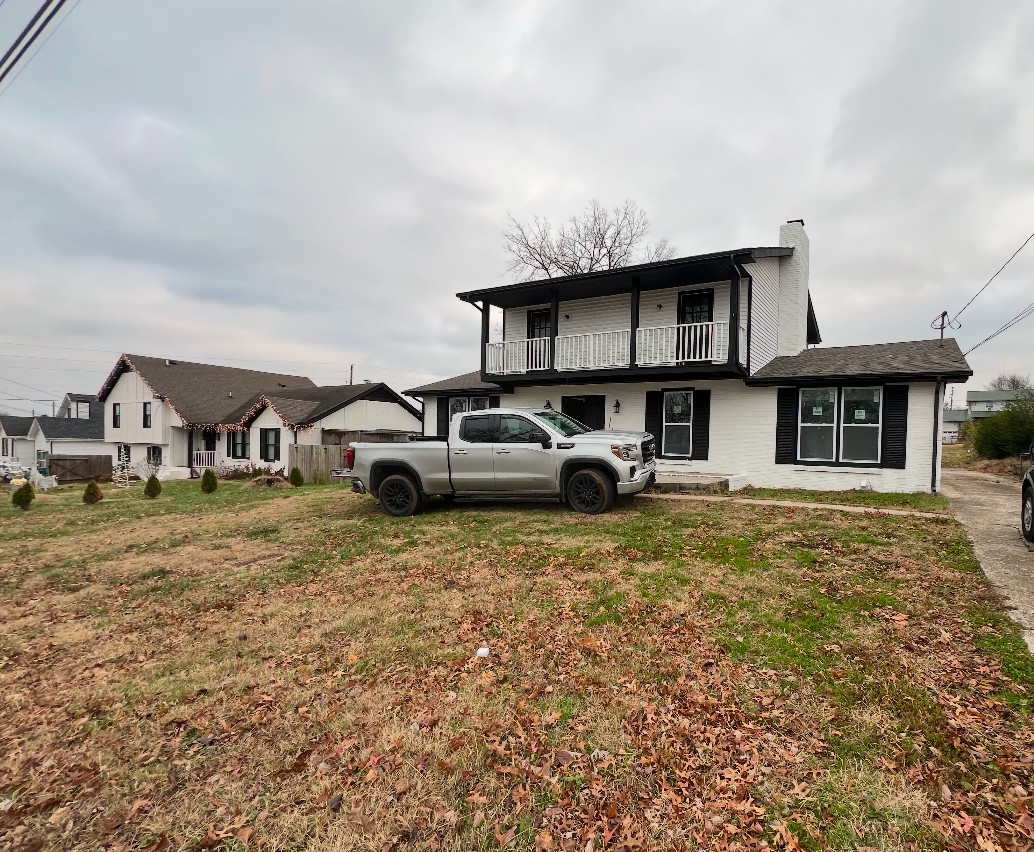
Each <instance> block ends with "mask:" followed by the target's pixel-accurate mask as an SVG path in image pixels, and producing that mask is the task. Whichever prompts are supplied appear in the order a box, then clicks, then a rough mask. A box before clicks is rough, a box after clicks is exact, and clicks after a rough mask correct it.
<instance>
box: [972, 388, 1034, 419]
mask: <svg viewBox="0 0 1034 852" xmlns="http://www.w3.org/2000/svg"><path fill="white" fill-rule="evenodd" d="M1024 396H1027V397H1030V396H1031V393H1030V392H1029V391H1016V390H990V391H987V390H985V391H966V410H967V412H968V414H969V419H970V420H983V419H984V418H985V417H990V416H991V415H992V414H997V413H998V412H999V411H1005V406H1006V405H1008V404H1009V403H1010V402H1015V401H1016V400H1017V399H1021V398H1022V397H1024Z"/></svg>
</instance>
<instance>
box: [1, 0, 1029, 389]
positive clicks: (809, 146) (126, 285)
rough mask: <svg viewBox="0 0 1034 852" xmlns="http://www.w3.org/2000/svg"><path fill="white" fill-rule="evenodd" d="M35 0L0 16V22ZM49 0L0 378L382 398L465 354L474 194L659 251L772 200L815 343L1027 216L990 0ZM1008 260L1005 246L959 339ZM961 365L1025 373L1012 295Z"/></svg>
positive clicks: (495, 228) (880, 314)
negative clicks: (117, 380) (204, 381)
mask: <svg viewBox="0 0 1034 852" xmlns="http://www.w3.org/2000/svg"><path fill="white" fill-rule="evenodd" d="M38 3H39V0H7V2H5V3H4V4H3V6H2V7H0V40H2V42H3V47H6V45H7V44H8V43H9V42H10V41H11V40H13V38H14V36H15V35H16V33H17V32H18V31H19V30H20V28H21V27H22V26H23V25H24V23H25V22H26V21H27V20H28V18H29V17H30V16H31V15H32V13H33V12H34V11H35V8H36V7H37V6H38ZM68 5H69V6H71V5H72V4H71V3H69V4H68ZM73 8H74V11H73V13H72V14H71V16H70V17H69V19H68V20H67V22H66V23H64V24H63V26H62V27H61V28H60V29H59V30H57V32H56V34H54V35H53V37H52V38H51V39H50V40H49V42H48V43H47V44H46V45H45V46H44V48H43V49H42V50H41V51H40V53H39V54H38V55H37V56H36V57H35V59H34V60H33V61H32V63H31V64H30V65H28V66H27V67H26V68H25V69H24V71H23V72H22V73H21V74H20V76H19V77H18V78H17V79H16V80H15V81H14V83H13V84H12V85H11V86H9V87H8V88H6V89H5V90H4V91H2V92H0V281H2V298H0V313H2V315H3V317H4V323H3V328H2V330H0V378H2V381H0V397H3V398H5V399H7V398H10V397H21V396H24V397H30V398H32V397H41V398H42V397H43V396H45V395H46V394H40V393H38V392H37V391H34V390H28V389H26V388H25V387H23V386H20V385H17V384H11V382H12V381H13V382H20V383H22V385H31V386H33V387H34V388H41V389H43V390H44V391H48V392H52V393H61V392H64V391H67V390H77V391H89V392H93V391H95V390H96V389H97V388H98V387H99V385H100V383H101V381H102V380H103V378H104V376H105V375H106V373H107V371H108V370H109V369H110V367H111V365H112V363H113V361H114V358H115V356H116V355H117V353H118V352H121V351H128V352H140V353H144V354H154V355H166V356H172V357H179V358H183V359H193V360H207V361H214V362H216V363H228V364H236V365H240V366H252V367H255V368H259V369H262V368H268V369H280V370H284V371H287V370H291V371H296V372H298V373H302V374H306V375H309V376H312V377H313V378H314V379H316V380H317V381H318V382H319V383H320V384H331V383H340V382H342V381H347V376H348V365H349V364H350V363H356V364H358V365H361V366H357V367H356V378H357V379H361V378H371V379H383V380H386V381H389V382H390V383H391V384H393V385H394V386H395V387H397V388H400V389H404V388H406V387H411V386H413V385H416V384H420V383H422V382H423V381H426V380H430V379H431V378H432V377H443V376H448V375H453V374H456V373H460V372H465V371H467V370H471V369H474V368H476V367H477V365H478V363H479V357H478V334H479V318H478V313H477V311H476V310H474V309H473V308H472V307H470V306H469V305H465V304H462V303H460V302H459V301H458V300H457V299H455V298H454V294H455V293H456V292H458V291H460V290H465V289H470V288H475V287H482V286H492V285H498V284H504V283H508V282H509V280H510V279H509V278H508V277H507V275H506V273H505V269H506V257H505V254H504V251H503V248H502V240H501V237H500V231H501V229H502V227H503V224H504V221H505V216H506V213H507V211H511V212H513V213H514V214H515V215H516V216H517V217H518V218H526V217H530V216H532V215H533V214H536V213H537V214H542V215H548V216H550V217H552V218H554V219H561V218H563V217H565V216H566V215H567V214H569V213H571V212H575V211H578V210H580V209H581V208H582V207H583V206H584V204H585V203H586V201H587V200H588V199H589V198H592V197H596V198H599V199H600V200H601V201H602V202H603V203H604V204H606V205H608V206H611V205H614V204H617V203H620V202H621V201H622V200H623V199H625V198H632V199H634V200H636V201H637V202H639V203H640V204H641V205H642V206H643V207H644V208H645V209H646V210H647V212H648V213H649V214H650V216H651V219H652V220H653V223H654V229H653V233H652V237H654V238H656V237H661V236H667V237H669V238H670V239H671V240H673V241H674V242H675V243H676V244H677V245H678V248H679V253H680V254H695V253H698V252H707V251H718V250H722V249H726V248H733V247H738V246H741V245H768V244H772V243H773V242H775V241H776V239H777V234H778V226H779V224H780V223H781V222H783V221H784V220H786V219H790V218H797V217H803V218H804V219H805V220H806V223H807V230H808V233H809V235H810V237H811V246H812V254H811V290H812V295H813V299H814V302H815V307H816V311H817V313H818V318H819V322H820V325H821V327H822V333H823V338H824V344H825V345H831V346H836V345H847V344H858V343H875V342H885V341H895V340H914V339H919V338H924V337H929V336H931V335H933V334H934V332H932V331H931V330H930V328H929V323H930V320H931V319H932V318H933V317H934V316H935V315H936V314H937V313H939V312H940V311H941V310H945V309H946V310H949V311H951V312H952V313H954V312H956V311H957V310H959V309H960V308H961V307H962V306H963V304H965V302H966V300H967V299H968V298H969V297H970V296H971V295H972V294H973V293H974V292H975V291H976V290H977V289H978V288H979V287H980V285H981V284H982V283H984V282H985V281H986V280H987V278H988V277H989V276H990V275H991V273H993V272H994V271H995V269H997V268H998V266H1000V265H1001V263H1002V262H1003V261H1004V260H1005V259H1006V258H1007V257H1008V256H1009V254H1010V253H1011V252H1012V251H1013V250H1014V249H1015V248H1016V247H1017V246H1018V245H1019V244H1020V243H1021V242H1022V241H1023V240H1024V239H1025V238H1026V236H1027V235H1028V234H1030V233H1031V232H1032V231H1034V180H1032V179H1034V96H1032V93H1034V51H1031V50H1030V45H1031V44H1032V43H1034V4H1030V3H1024V2H1020V0H1017V2H1009V3H1006V2H986V1H985V2H982V3H980V4H974V3H972V2H968V3H963V2H910V3H902V2H900V0H894V2H868V3H864V4H862V3H846V2H844V3H828V2H823V3H818V2H800V0H794V2H738V3H735V4H732V3H719V2H685V0H680V1H679V2H670V3H663V2H651V3H636V4H632V3H625V4H619V3H610V2H600V0H593V1H592V2H555V3H549V2H515V3H505V4H504V3H473V2H434V3H430V2H411V3H401V2H383V3H382V2H378V3H374V2H367V3H364V4H359V3H347V4H343V3H333V4H332V3H315V2H309V3H304V4H302V3H285V2H279V3H274V2H268V0H248V2H244V0H220V2H217V3H213V2H211V0H205V2H201V0H177V2H175V3H168V2H167V3H141V2H129V0H81V2H80V3H79V4H78V6H75V7H73ZM1032 282H1034V243H1032V244H1031V246H1030V247H1028V249H1027V250H1026V251H1025V252H1024V253H1022V254H1021V255H1020V256H1019V257H1018V258H1017V259H1016V260H1015V261H1014V262H1013V263H1012V265H1011V266H1010V267H1009V269H1008V270H1006V272H1005V273H1003V274H1002V275H1001V276H1000V277H999V278H998V279H997V280H996V281H995V282H994V283H993V284H992V285H991V286H990V287H989V288H988V289H987V291H986V292H985V293H984V294H983V295H982V296H980V298H979V299H977V301H976V302H975V303H974V304H973V306H972V307H971V308H969V309H968V310H967V311H966V313H965V314H963V317H962V320H963V328H962V330H961V331H960V332H958V335H957V336H958V338H959V340H960V342H961V343H962V345H963V348H964V349H965V348H968V346H971V345H973V344H974V343H976V342H977V341H978V340H980V339H981V338H983V337H984V336H986V335H987V334H988V333H990V332H991V331H993V330H994V329H995V328H997V327H998V326H1000V325H1001V324H1002V323H1003V322H1005V321H1006V320H1007V319H1009V318H1010V317H1012V316H1013V315H1015V314H1016V313H1018V312H1019V311H1020V310H1021V309H1022V308H1023V307H1024V306H1025V305H1027V304H1029V303H1030V302H1031V301H1034V296H1032V293H1034V286H1032ZM26 344H29V345H26ZM40 345H42V347H69V348H68V349H58V348H41V347H40ZM76 350H83V351H76ZM92 350H100V351H92ZM261 359H270V360H261ZM971 363H972V366H973V368H974V369H975V370H976V373H977V375H976V376H975V377H974V379H973V380H972V381H971V383H970V384H969V385H968V387H969V388H976V387H982V386H983V385H984V384H985V383H986V381H987V380H988V379H989V378H991V377H992V376H993V375H994V374H996V373H998V372H999V371H1002V370H1009V371H1018V372H1021V373H1025V374H1031V373H1034V319H1031V320H1028V321H1027V323H1026V324H1024V325H1020V326H1017V327H1016V328H1015V329H1013V330H1011V331H1009V332H1007V333H1006V334H1004V335H1002V336H1001V337H1000V338H998V339H996V340H995V341H993V342H992V343H990V344H988V345H986V346H984V347H982V348H981V349H979V350H977V351H976V352H974V353H973V355H972V356H971ZM957 395H958V394H957ZM0 405H3V406H8V407H9V408H10V407H14V406H17V407H21V408H29V407H32V406H33V405H35V406H36V407H37V408H43V407H44V406H42V405H40V404H38V403H31V402H26V401H13V402H11V401H6V402H0ZM46 407H49V406H46Z"/></svg>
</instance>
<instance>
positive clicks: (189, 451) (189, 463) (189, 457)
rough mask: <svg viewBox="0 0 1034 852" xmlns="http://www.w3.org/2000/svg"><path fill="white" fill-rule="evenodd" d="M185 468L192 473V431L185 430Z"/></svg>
mask: <svg viewBox="0 0 1034 852" xmlns="http://www.w3.org/2000/svg"><path fill="white" fill-rule="evenodd" d="M187 467H188V468H190V473H191V475H193V473H194V430H193V429H187Z"/></svg>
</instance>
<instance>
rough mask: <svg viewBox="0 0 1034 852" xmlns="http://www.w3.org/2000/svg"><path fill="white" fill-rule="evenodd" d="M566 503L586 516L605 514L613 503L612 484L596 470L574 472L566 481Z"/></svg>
mask: <svg viewBox="0 0 1034 852" xmlns="http://www.w3.org/2000/svg"><path fill="white" fill-rule="evenodd" d="M567 502H568V503H570V504H571V507H572V508H574V509H576V510H577V511H579V512H583V513H584V514H586V515H598V514H600V513H601V512H606V511H607V509H609V508H610V507H611V504H613V502H614V484H613V483H612V482H611V481H610V478H609V477H607V476H606V475H604V474H602V473H600V472H599V471H598V470H592V469H588V468H587V469H586V470H579V471H576V472H575V473H573V474H572V475H571V478H570V479H569V480H568V481H567Z"/></svg>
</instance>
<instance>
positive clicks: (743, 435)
mask: <svg viewBox="0 0 1034 852" xmlns="http://www.w3.org/2000/svg"><path fill="white" fill-rule="evenodd" d="M677 387H693V388H698V389H701V390H702V389H710V390H711V433H710V449H709V453H708V456H709V457H708V459H707V461H669V460H662V461H661V462H660V464H661V465H662V468H663V469H667V470H673V471H674V470H677V471H680V472H686V473H703V474H720V475H722V476H729V477H731V478H732V482H731V485H732V487H734V488H743V487H745V486H747V485H754V486H757V487H760V488H807V489H814V490H830V491H841V490H849V489H853V488H860V487H863V485H864V486H866V487H871V488H872V489H873V490H875V491H929V490H930V478H931V468H932V464H933V453H934V452H935V449H936V451H937V452H939V447H940V441H939V440H936V441H935V440H934V431H933V429H934V416H935V413H934V412H935V409H934V404H935V399H934V385H933V384H930V383H927V384H915V385H912V386H911V387H910V388H909V396H908V438H907V442H906V461H907V467H906V468H905V469H904V470H892V469H889V468H850V467H847V468H844V467H816V466H810V465H796V464H776V463H775V432H776V397H777V389H776V388H748V387H746V386H745V385H744V384H743V383H742V382H738V381H730V380H726V381H699V382H693V381H682V382H679V381H674V380H671V381H667V382H663V383H662V382H649V383H647V382H636V383H629V384H595V385H588V384H586V385H564V386H556V385H550V386H538V387H523V388H518V389H516V391H515V392H514V393H513V394H507V395H504V396H503V397H502V401H501V404H502V405H503V406H517V407H537V406H541V405H544V404H545V402H546V401H547V400H549V401H550V403H551V404H552V405H553V407H554V408H556V409H559V408H560V397H561V396H565V395H571V396H576V395H580V394H605V395H606V397H607V403H606V409H605V410H606V416H607V421H606V425H607V428H608V429H629V430H634V431H641V430H643V429H644V427H645V422H646V392H647V391H649V390H661V389H663V388H677ZM615 400H620V402H621V412H620V413H619V414H614V413H613V408H614V401H615ZM938 410H939V405H938ZM659 437H660V436H658V438H659Z"/></svg>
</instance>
